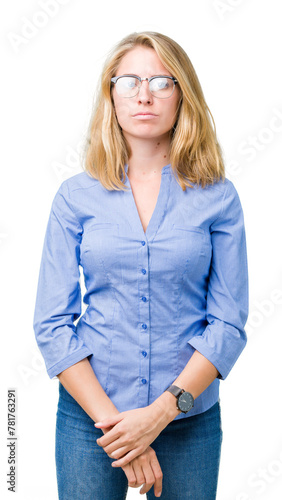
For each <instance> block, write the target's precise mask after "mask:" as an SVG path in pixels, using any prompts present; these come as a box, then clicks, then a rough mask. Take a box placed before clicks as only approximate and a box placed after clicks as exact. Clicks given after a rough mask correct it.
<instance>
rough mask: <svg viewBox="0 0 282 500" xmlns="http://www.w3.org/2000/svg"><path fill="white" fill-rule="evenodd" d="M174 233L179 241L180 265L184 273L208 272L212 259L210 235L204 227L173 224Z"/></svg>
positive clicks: (190, 274)
mask: <svg viewBox="0 0 282 500" xmlns="http://www.w3.org/2000/svg"><path fill="white" fill-rule="evenodd" d="M172 234H173V237H174V238H175V239H176V241H177V245H176V247H177V250H176V254H177V259H178V265H180V268H181V269H182V275H184V274H185V273H189V276H192V275H198V276H199V274H201V275H202V274H203V273H204V274H205V273H208V270H209V266H210V259H211V243H210V235H209V233H206V232H205V231H204V230H203V229H202V228H200V227H196V226H191V225H186V224H185V225H178V224H173V225H172Z"/></svg>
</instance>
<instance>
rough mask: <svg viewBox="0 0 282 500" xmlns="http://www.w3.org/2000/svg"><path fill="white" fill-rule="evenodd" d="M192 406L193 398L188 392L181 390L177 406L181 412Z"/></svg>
mask: <svg viewBox="0 0 282 500" xmlns="http://www.w3.org/2000/svg"><path fill="white" fill-rule="evenodd" d="M193 406H194V398H193V396H192V394H190V392H183V393H182V394H180V396H179V398H178V408H179V410H181V411H182V412H183V413H187V412H188V411H189V410H191V408H193Z"/></svg>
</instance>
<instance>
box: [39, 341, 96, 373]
mask: <svg viewBox="0 0 282 500" xmlns="http://www.w3.org/2000/svg"><path fill="white" fill-rule="evenodd" d="M92 354H93V353H92V352H91V351H90V350H89V349H87V348H83V349H80V350H79V351H76V352H75V353H73V354H71V355H70V356H67V357H66V358H64V359H62V360H61V361H59V362H58V363H56V364H55V365H53V366H52V367H51V368H48V369H47V374H48V375H49V377H50V378H51V379H53V378H56V377H57V375H58V374H59V373H61V372H62V371H63V370H66V369H67V368H69V367H70V366H72V365H75V363H78V362H79V361H81V360H82V359H84V358H87V357H88V356H91V355H92Z"/></svg>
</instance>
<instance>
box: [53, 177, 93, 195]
mask: <svg viewBox="0 0 282 500" xmlns="http://www.w3.org/2000/svg"><path fill="white" fill-rule="evenodd" d="M99 185H100V182H99V181H98V180H97V179H94V177H91V176H90V175H89V174H88V173H87V172H80V173H79V174H75V175H73V176H72V177H69V178H68V179H65V180H64V181H63V182H62V183H61V185H60V187H59V190H58V192H60V193H61V194H62V195H63V196H68V197H70V198H71V197H72V196H73V195H74V194H75V192H78V194H79V192H80V193H81V194H83V191H84V190H86V189H91V188H95V187H97V186H99Z"/></svg>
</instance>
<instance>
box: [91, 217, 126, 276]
mask: <svg viewBox="0 0 282 500" xmlns="http://www.w3.org/2000/svg"><path fill="white" fill-rule="evenodd" d="M118 246H119V225H118V224H114V223H111V222H95V223H92V224H91V225H88V226H87V227H86V228H85V229H84V233H83V237H82V241H81V264H82V266H83V270H84V275H85V277H86V279H87V278H90V277H91V279H93V278H94V279H95V282H96V285H98V283H99V282H101V284H105V282H111V281H113V280H115V279H117V280H121V277H122V276H121V274H122V271H121V263H120V256H119V252H118Z"/></svg>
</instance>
